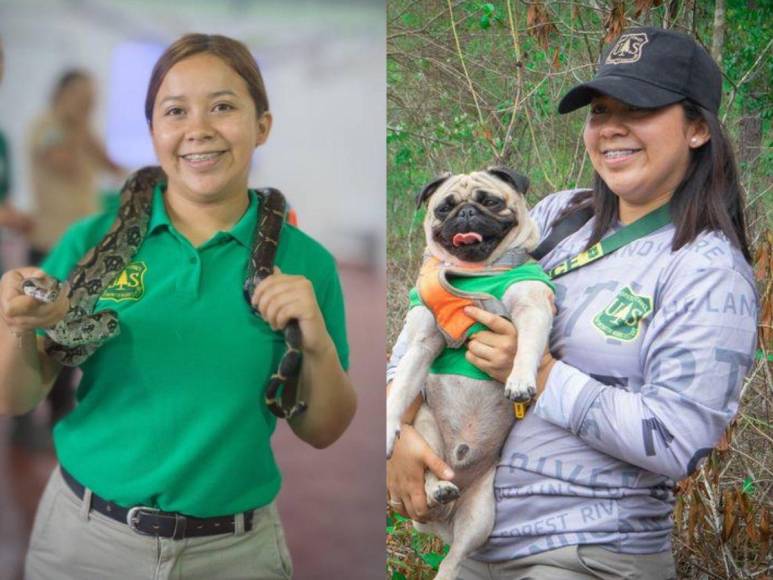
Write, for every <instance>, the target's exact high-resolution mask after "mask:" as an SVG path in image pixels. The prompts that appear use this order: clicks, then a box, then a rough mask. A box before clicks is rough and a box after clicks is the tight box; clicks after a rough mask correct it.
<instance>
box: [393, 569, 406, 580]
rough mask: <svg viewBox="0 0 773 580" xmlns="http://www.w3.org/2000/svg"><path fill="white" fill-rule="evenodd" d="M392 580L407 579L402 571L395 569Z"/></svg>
mask: <svg viewBox="0 0 773 580" xmlns="http://www.w3.org/2000/svg"><path fill="white" fill-rule="evenodd" d="M392 580H407V579H406V578H405V575H404V574H403V573H402V572H398V571H397V570H395V571H394V572H392Z"/></svg>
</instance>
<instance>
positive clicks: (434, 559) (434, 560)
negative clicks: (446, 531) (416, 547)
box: [419, 545, 448, 570]
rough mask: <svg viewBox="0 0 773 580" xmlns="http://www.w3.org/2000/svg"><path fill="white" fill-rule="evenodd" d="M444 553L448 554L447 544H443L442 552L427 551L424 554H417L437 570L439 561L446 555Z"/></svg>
mask: <svg viewBox="0 0 773 580" xmlns="http://www.w3.org/2000/svg"><path fill="white" fill-rule="evenodd" d="M446 554H448V546H447V545H446V546H443V551H442V552H428V553H426V554H419V558H421V559H422V560H423V561H424V562H425V563H426V564H427V565H428V566H430V567H431V568H432V569H433V570H437V569H438V567H439V566H440V563H441V562H442V561H443V558H445V557H446Z"/></svg>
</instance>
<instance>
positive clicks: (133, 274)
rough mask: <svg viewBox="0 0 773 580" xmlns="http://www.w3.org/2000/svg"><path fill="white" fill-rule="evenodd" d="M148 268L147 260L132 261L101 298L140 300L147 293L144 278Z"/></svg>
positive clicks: (116, 300)
mask: <svg viewBox="0 0 773 580" xmlns="http://www.w3.org/2000/svg"><path fill="white" fill-rule="evenodd" d="M147 269H148V267H147V265H146V264H145V262H131V263H130V264H129V265H128V266H126V268H124V270H123V272H121V273H120V274H118V277H117V278H116V279H115V280H114V281H113V283H112V284H111V285H110V286H108V288H107V290H105V291H104V292H103V293H102V296H100V300H114V301H115V302H123V301H124V300H139V299H140V298H142V295H143V294H144V293H145V284H144V282H143V280H144V278H145V272H146V271H147Z"/></svg>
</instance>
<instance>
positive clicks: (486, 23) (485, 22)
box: [480, 14, 491, 30]
mask: <svg viewBox="0 0 773 580" xmlns="http://www.w3.org/2000/svg"><path fill="white" fill-rule="evenodd" d="M490 26H491V17H490V16H489V15H488V14H484V15H483V16H481V17H480V27H481V28H483V29H484V30H485V29H486V28H489V27H490Z"/></svg>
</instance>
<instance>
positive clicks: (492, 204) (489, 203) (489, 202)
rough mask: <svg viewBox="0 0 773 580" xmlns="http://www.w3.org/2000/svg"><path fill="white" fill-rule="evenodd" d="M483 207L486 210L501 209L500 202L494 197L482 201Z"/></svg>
mask: <svg viewBox="0 0 773 580" xmlns="http://www.w3.org/2000/svg"><path fill="white" fill-rule="evenodd" d="M483 205H484V207H488V208H496V207H502V200H501V199H497V198H496V197H489V198H488V199H484V200H483Z"/></svg>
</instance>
